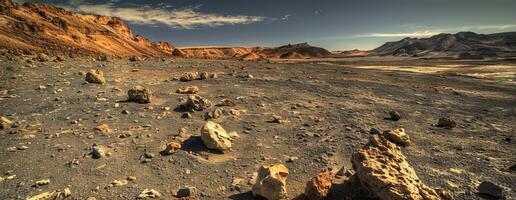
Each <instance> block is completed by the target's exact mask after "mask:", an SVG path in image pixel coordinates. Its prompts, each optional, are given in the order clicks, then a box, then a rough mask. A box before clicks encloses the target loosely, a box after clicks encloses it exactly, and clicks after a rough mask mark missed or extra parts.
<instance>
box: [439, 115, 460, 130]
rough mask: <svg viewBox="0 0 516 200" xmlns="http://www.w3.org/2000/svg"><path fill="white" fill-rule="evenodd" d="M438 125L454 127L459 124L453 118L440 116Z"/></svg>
mask: <svg viewBox="0 0 516 200" xmlns="http://www.w3.org/2000/svg"><path fill="white" fill-rule="evenodd" d="M437 126H438V127H444V128H448V129H452V128H453V127H455V126H457V123H455V120H453V119H452V118H449V117H441V118H439V121H437Z"/></svg>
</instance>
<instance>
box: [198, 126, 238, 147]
mask: <svg viewBox="0 0 516 200" xmlns="http://www.w3.org/2000/svg"><path fill="white" fill-rule="evenodd" d="M201 140H202V142H203V143H204V145H205V146H206V148H208V149H214V150H219V151H224V150H228V149H230V148H231V137H230V136H229V135H228V134H227V132H226V130H224V128H222V126H221V125H220V124H217V123H215V122H211V121H208V122H206V124H204V126H203V127H202V128H201Z"/></svg>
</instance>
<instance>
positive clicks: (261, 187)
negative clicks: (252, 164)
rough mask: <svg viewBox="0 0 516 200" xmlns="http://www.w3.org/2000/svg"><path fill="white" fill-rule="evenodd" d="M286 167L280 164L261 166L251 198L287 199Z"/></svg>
mask: <svg viewBox="0 0 516 200" xmlns="http://www.w3.org/2000/svg"><path fill="white" fill-rule="evenodd" d="M288 174H289V172H288V169H287V167H285V166H284V165H282V164H272V165H264V166H261V167H260V169H259V170H258V177H257V178H256V183H255V184H254V185H253V188H252V192H253V196H261V197H264V198H266V199H268V200H278V199H286V198H287V187H286V184H287V176H288Z"/></svg>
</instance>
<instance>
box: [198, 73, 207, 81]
mask: <svg viewBox="0 0 516 200" xmlns="http://www.w3.org/2000/svg"><path fill="white" fill-rule="evenodd" d="M208 76H209V74H208V72H203V73H201V75H200V76H199V79H200V80H204V79H207V78H208Z"/></svg>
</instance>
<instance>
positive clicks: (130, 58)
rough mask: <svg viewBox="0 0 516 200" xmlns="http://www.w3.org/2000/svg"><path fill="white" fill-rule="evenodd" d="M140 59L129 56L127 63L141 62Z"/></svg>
mask: <svg viewBox="0 0 516 200" xmlns="http://www.w3.org/2000/svg"><path fill="white" fill-rule="evenodd" d="M141 60H142V58H140V57H138V56H131V57H129V61H131V62H136V61H141Z"/></svg>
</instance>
